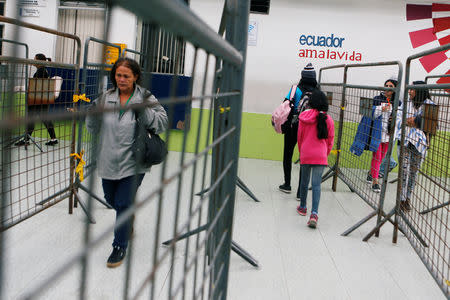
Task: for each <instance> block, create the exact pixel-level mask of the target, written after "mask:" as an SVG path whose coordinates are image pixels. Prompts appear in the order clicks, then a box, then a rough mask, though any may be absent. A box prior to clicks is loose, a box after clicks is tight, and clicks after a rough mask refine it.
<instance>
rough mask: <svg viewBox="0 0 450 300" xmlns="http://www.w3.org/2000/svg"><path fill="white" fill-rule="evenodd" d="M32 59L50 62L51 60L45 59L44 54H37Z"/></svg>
mask: <svg viewBox="0 0 450 300" xmlns="http://www.w3.org/2000/svg"><path fill="white" fill-rule="evenodd" d="M34 59H36V60H47V61H52V59H51V58H50V57H45V55H44V54H42V53H38V54H36V55H35V56H34Z"/></svg>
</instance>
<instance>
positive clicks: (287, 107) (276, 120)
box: [272, 85, 297, 133]
mask: <svg viewBox="0 0 450 300" xmlns="http://www.w3.org/2000/svg"><path fill="white" fill-rule="evenodd" d="M296 91H297V86H296V85H293V86H292V88H291V93H290V95H289V100H285V101H283V103H281V104H280V106H278V107H277V108H276V109H275V110H274V112H273V113H272V126H273V128H275V131H276V132H277V133H283V132H282V130H281V125H283V124H284V123H285V122H286V121H287V119H288V116H289V114H290V112H291V101H290V100H292V99H293V98H294V96H295V92H296Z"/></svg>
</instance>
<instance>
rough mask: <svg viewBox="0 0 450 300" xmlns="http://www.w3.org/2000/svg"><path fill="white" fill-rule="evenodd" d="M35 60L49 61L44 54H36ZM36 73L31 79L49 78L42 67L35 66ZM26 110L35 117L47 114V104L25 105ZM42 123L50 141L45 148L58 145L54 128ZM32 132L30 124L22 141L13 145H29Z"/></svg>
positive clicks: (32, 125) (46, 122)
mask: <svg viewBox="0 0 450 300" xmlns="http://www.w3.org/2000/svg"><path fill="white" fill-rule="evenodd" d="M34 59H35V60H42V61H51V59H50V58H48V57H45V55H44V54H42V53H38V54H36V55H35V56H34ZM36 68H37V70H36V73H34V75H33V78H49V75H48V72H47V69H46V68H45V67H44V66H43V65H36ZM27 109H28V115H29V116H32V115H36V114H39V113H42V112H47V111H48V109H49V105H48V104H40V105H27ZM42 123H44V125H45V127H46V128H47V131H48V134H49V135H50V140H49V141H47V142H46V143H45V144H46V145H47V146H54V145H56V144H58V140H57V139H56V133H55V127H54V126H53V122H52V121H42ZM33 131H34V124H33V123H30V124H28V126H27V132H26V135H25V137H24V138H23V139H21V140H20V141H18V142H17V143H15V145H16V146H25V145H27V146H28V145H29V144H30V138H31V135H32V134H33Z"/></svg>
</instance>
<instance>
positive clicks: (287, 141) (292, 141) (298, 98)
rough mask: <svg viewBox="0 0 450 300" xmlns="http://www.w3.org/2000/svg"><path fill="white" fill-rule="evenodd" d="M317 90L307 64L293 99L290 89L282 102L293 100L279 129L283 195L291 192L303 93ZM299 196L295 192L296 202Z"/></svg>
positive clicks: (314, 77)
mask: <svg viewBox="0 0 450 300" xmlns="http://www.w3.org/2000/svg"><path fill="white" fill-rule="evenodd" d="M316 88H317V80H316V71H315V70H314V67H313V65H312V64H311V63H308V64H307V65H306V67H305V68H304V69H303V70H302V73H301V79H300V82H299V83H298V85H297V87H296V91H295V95H294V99H289V97H290V95H291V89H292V87H291V89H289V91H288V93H287V95H286V97H285V99H284V101H286V100H293V101H292V102H293V106H292V109H291V113H290V114H289V117H288V120H287V122H286V123H284V124H283V125H282V127H281V129H282V132H283V134H284V150H283V172H284V183H283V184H282V185H280V186H279V187H278V189H279V190H280V191H282V192H284V193H288V194H289V193H290V192H291V171H292V155H293V154H294V149H295V145H296V144H297V131H298V115H299V113H300V112H301V110H302V108H303V106H304V104H305V103H303V102H302V100H303V99H304V95H305V93H311V92H312V91H313V90H314V89H316ZM299 199H300V195H299V194H298V190H297V200H299Z"/></svg>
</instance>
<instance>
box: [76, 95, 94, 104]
mask: <svg viewBox="0 0 450 300" xmlns="http://www.w3.org/2000/svg"><path fill="white" fill-rule="evenodd" d="M80 100H82V101H85V102H91V100H90V99H89V98H86V94H82V95H73V102H74V103H77V102H78V101H80Z"/></svg>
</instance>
